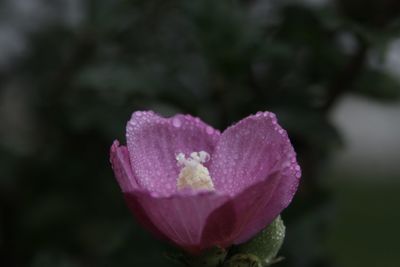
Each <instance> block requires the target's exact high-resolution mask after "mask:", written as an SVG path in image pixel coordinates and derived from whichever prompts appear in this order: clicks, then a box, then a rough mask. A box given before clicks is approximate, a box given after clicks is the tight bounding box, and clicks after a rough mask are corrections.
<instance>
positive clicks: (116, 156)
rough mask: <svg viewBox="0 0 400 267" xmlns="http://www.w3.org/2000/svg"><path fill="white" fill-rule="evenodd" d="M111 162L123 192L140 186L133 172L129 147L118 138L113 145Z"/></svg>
mask: <svg viewBox="0 0 400 267" xmlns="http://www.w3.org/2000/svg"><path fill="white" fill-rule="evenodd" d="M110 162H111V166H112V168H113V170H114V173H115V177H116V178H117V181H118V184H119V186H120V187H121V190H122V191H123V192H129V191H132V190H133V189H135V188H137V187H138V184H137V182H136V179H135V176H134V175H133V172H132V168H131V162H130V160H129V153H128V149H127V148H126V147H125V146H120V145H119V142H118V140H115V141H114V143H113V144H112V146H111V149H110Z"/></svg>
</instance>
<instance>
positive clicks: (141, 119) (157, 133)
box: [126, 111, 220, 195]
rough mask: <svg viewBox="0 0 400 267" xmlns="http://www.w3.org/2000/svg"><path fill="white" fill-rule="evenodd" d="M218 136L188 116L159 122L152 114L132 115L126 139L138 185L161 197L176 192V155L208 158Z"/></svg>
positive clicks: (156, 116)
mask: <svg viewBox="0 0 400 267" xmlns="http://www.w3.org/2000/svg"><path fill="white" fill-rule="evenodd" d="M219 135H220V134H219V132H218V131H217V130H214V129H213V128H211V127H210V126H208V125H207V124H205V123H203V122H202V121H200V119H198V118H194V117H191V116H189V115H185V116H184V115H176V116H174V117H171V118H162V117H160V116H158V115H156V114H155V113H153V112H151V111H148V112H141V111H138V112H135V113H133V114H132V118H131V120H130V121H129V122H128V124H127V136H126V138H127V144H128V150H129V155H130V160H131V165H132V166H133V167H134V168H133V169H134V174H135V177H136V179H137V182H138V184H139V185H140V186H141V187H143V188H146V189H147V190H149V191H154V192H158V193H161V194H164V195H168V194H172V193H174V192H176V180H177V178H178V174H179V168H178V166H177V162H176V159H175V157H176V154H178V153H184V154H185V155H189V154H190V153H191V152H194V151H206V152H208V153H209V154H211V153H212V152H213V150H214V145H215V143H216V142H217V140H218V139H219Z"/></svg>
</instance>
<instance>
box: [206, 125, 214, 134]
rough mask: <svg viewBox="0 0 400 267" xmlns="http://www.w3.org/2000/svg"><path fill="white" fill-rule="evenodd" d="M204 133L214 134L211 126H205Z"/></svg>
mask: <svg viewBox="0 0 400 267" xmlns="http://www.w3.org/2000/svg"><path fill="white" fill-rule="evenodd" d="M206 133H208V134H213V133H214V129H213V128H212V127H211V126H207V128H206Z"/></svg>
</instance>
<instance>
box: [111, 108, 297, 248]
mask: <svg viewBox="0 0 400 267" xmlns="http://www.w3.org/2000/svg"><path fill="white" fill-rule="evenodd" d="M126 139H127V146H120V144H119V142H118V141H114V143H113V145H112V147H111V163H112V166H113V169H114V172H115V176H116V178H117V180H118V183H119V185H120V187H121V189H122V191H123V193H124V196H125V199H126V202H127V204H128V206H129V208H130V209H131V211H132V212H133V214H134V215H135V216H136V218H137V219H138V220H139V221H140V222H141V224H143V225H144V226H145V227H146V228H148V229H149V230H150V231H152V232H153V233H154V234H156V235H157V236H159V237H161V238H164V239H167V240H169V241H171V242H173V243H174V244H176V245H178V246H180V247H182V248H183V249H185V250H186V251H188V252H192V253H197V252H200V251H201V250H203V249H207V248H211V247H215V246H220V247H224V248H226V247H229V246H231V245H232V244H239V243H242V242H245V241H247V240H249V239H250V238H251V237H253V236H254V235H255V234H257V233H258V232H259V231H260V230H262V229H263V228H264V227H266V226H267V225H268V224H269V223H271V222H272V221H273V220H274V219H275V218H276V217H277V216H278V215H279V214H280V213H281V212H282V210H283V209H284V208H286V207H287V206H288V204H289V203H290V202H291V200H292V198H293V195H294V193H295V192H296V190H297V186H298V183H299V179H300V176H301V174H300V167H299V165H298V164H297V161H296V154H295V152H294V150H293V147H292V145H291V143H290V141H289V139H288V136H287V133H286V131H285V130H283V129H282V128H281V127H280V126H279V125H278V123H277V120H276V117H275V115H274V114H273V113H270V112H258V113H257V114H256V115H251V116H249V117H247V118H245V119H243V120H241V121H239V122H238V123H236V124H235V125H233V126H230V127H229V128H227V129H226V130H225V131H224V132H223V133H220V132H219V131H218V130H215V129H213V128H212V127H211V126H209V125H207V124H205V123H204V122H202V121H201V120H200V119H199V118H194V117H192V116H189V115H176V116H174V117H171V118H163V117H160V116H158V115H157V114H155V113H154V112H151V111H137V112H135V113H133V114H132V118H131V120H130V121H129V122H128V124H127V130H126Z"/></svg>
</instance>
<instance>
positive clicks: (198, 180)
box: [176, 151, 214, 191]
mask: <svg viewBox="0 0 400 267" xmlns="http://www.w3.org/2000/svg"><path fill="white" fill-rule="evenodd" d="M176 160H177V162H178V166H179V167H181V168H182V169H181V171H180V173H179V176H178V181H177V185H176V186H177V188H178V190H182V189H184V188H191V189H196V190H210V191H212V190H214V184H213V182H212V180H211V176H210V173H209V172H208V169H207V168H206V167H205V166H204V165H203V163H206V162H207V161H209V160H210V155H209V154H208V153H207V152H205V151H200V152H192V153H191V154H190V157H187V158H186V157H185V155H184V154H183V153H179V154H177V155H176Z"/></svg>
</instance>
